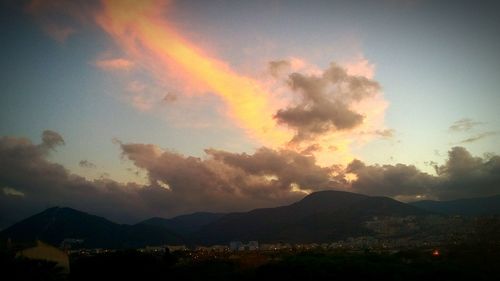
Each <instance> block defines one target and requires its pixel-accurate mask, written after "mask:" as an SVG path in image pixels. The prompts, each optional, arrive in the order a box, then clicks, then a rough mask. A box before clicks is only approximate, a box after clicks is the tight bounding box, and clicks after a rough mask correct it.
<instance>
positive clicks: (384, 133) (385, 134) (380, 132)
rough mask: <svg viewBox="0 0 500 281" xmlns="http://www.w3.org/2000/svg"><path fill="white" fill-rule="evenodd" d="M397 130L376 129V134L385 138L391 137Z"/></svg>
mask: <svg viewBox="0 0 500 281" xmlns="http://www.w3.org/2000/svg"><path fill="white" fill-rule="evenodd" d="M394 133H395V130H394V129H386V130H376V131H375V132H374V134H376V135H378V136H381V137H383V138H387V139H390V138H392V137H394Z"/></svg>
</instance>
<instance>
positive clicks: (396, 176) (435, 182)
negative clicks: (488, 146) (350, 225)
mask: <svg viewBox="0 0 500 281" xmlns="http://www.w3.org/2000/svg"><path fill="white" fill-rule="evenodd" d="M430 163H431V165H432V166H434V168H435V169H436V172H437V175H430V174H427V173H424V172H422V171H420V170H418V169H417V168H416V167H415V166H413V165H404V164H396V165H366V164H364V163H363V162H361V161H359V160H354V161H353V162H351V164H349V165H348V167H347V169H346V172H347V173H353V174H355V175H356V177H357V179H356V180H355V181H353V182H352V185H351V190H352V191H355V192H359V193H365V194H371V195H383V196H390V197H394V198H399V199H405V200H416V199H422V198H428V199H440V200H451V199H459V198H469V197H480V196H491V195H496V194H500V156H495V155H491V156H489V157H487V158H481V157H473V156H472V155H471V154H470V152H469V151H467V149H465V148H463V147H459V146H457V147H453V148H452V149H451V150H450V151H449V152H448V159H447V161H446V163H445V164H443V165H438V164H437V163H435V162H432V161H431V162H430Z"/></svg>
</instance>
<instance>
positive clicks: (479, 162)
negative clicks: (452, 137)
mask: <svg viewBox="0 0 500 281" xmlns="http://www.w3.org/2000/svg"><path fill="white" fill-rule="evenodd" d="M438 174H439V178H440V179H441V182H440V184H439V186H437V187H436V189H435V191H434V192H436V193H437V194H438V196H439V198H442V199H456V198H463V197H479V196H487V195H496V194H499V193H500V156H497V155H491V156H489V157H487V158H481V157H474V156H472V155H471V154H470V152H469V151H467V149H465V148H463V147H459V146H458V147H453V148H452V149H451V150H450V151H449V152H448V160H447V161H446V163H445V164H444V165H442V166H439V167H438Z"/></svg>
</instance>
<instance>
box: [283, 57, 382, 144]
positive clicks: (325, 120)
mask: <svg viewBox="0 0 500 281" xmlns="http://www.w3.org/2000/svg"><path fill="white" fill-rule="evenodd" d="M289 85H290V88H291V90H292V91H294V92H296V93H299V94H300V96H301V99H300V101H299V102H298V103H297V104H296V105H294V106H289V107H287V108H284V109H279V110H278V111H277V112H276V114H275V116H274V117H275V118H276V120H278V122H279V123H280V124H284V125H287V126H289V127H291V128H293V129H295V130H296V135H295V136H294V138H293V140H292V142H300V141H303V140H310V139H314V138H315V137H316V136H317V135H321V134H324V133H328V132H331V131H342V130H349V129H353V128H355V127H357V126H359V125H360V124H361V123H362V122H363V119H364V116H363V112H358V111H356V110H354V109H353V107H352V106H351V105H353V104H354V103H357V102H359V101H361V100H363V99H365V98H368V97H372V96H374V95H375V94H376V92H377V91H379V90H380V85H379V84H378V83H377V82H375V81H373V80H370V79H368V78H366V77H363V76H352V75H349V74H347V72H346V70H345V69H344V68H342V67H340V66H338V65H336V64H334V63H332V64H331V65H330V67H329V68H328V69H326V70H325V71H324V72H323V73H322V74H321V76H317V75H309V76H308V75H303V74H300V73H292V74H291V75H290V76H289Z"/></svg>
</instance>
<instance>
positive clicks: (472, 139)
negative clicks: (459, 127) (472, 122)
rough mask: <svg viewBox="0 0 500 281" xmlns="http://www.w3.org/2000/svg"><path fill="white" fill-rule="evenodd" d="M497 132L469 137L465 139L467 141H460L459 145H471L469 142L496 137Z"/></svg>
mask: <svg viewBox="0 0 500 281" xmlns="http://www.w3.org/2000/svg"><path fill="white" fill-rule="evenodd" d="M498 133H499V132H494V131H492V132H484V133H481V134H479V135H475V136H473V137H470V138H467V139H464V140H462V141H460V143H471V142H475V141H478V140H481V139H484V138H486V137H491V136H495V135H498Z"/></svg>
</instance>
